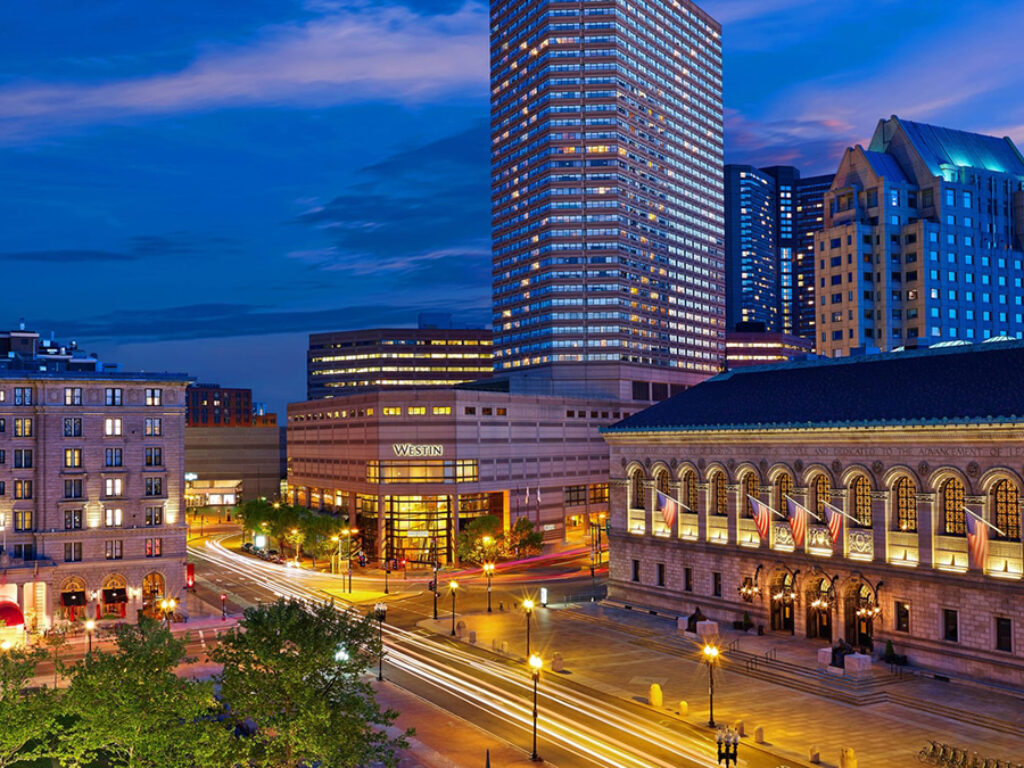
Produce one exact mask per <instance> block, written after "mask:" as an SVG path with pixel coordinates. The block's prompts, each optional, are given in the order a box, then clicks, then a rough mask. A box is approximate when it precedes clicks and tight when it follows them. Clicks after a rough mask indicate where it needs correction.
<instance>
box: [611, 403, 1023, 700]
mask: <svg viewBox="0 0 1024 768" xmlns="http://www.w3.org/2000/svg"><path fill="white" fill-rule="evenodd" d="M606 439H607V440H608V441H609V443H610V444H611V465H612V468H613V470H612V475H613V477H612V487H611V502H610V504H611V511H610V514H611V520H612V531H611V535H610V551H611V575H610V595H611V596H612V597H613V598H615V599H618V600H623V601H627V602H630V603H635V604H642V605H645V606H651V607H658V608H662V609H667V610H671V611H677V612H678V613H679V614H680V615H686V614H689V613H691V612H693V611H694V610H695V609H696V608H698V607H699V608H700V609H701V611H702V612H703V613H704V614H706V615H707V616H709V617H710V618H713V619H717V620H719V621H722V622H732V621H743V620H744V619H745V618H746V617H749V619H750V621H751V622H752V623H753V625H755V626H757V625H761V626H763V627H764V628H765V631H768V632H772V631H775V632H784V633H791V634H793V635H794V637H795V638H809V640H808V642H814V643H817V644H821V645H825V644H830V643H833V642H836V641H837V640H838V639H839V638H844V639H846V640H848V641H849V642H850V643H851V644H852V645H854V646H863V647H865V648H873V650H874V652H875V653H876V655H877V654H879V653H881V652H882V651H883V650H884V648H885V645H886V641H888V640H891V641H892V643H893V646H894V650H895V652H896V653H897V654H903V655H906V656H908V657H909V660H910V662H911V663H914V664H919V665H922V666H925V667H929V668H933V669H936V670H940V671H943V672H946V673H949V674H955V675H963V676H969V677H974V678H982V679H989V680H996V681H1000V682H1003V683H1009V684H1014V685H1024V601H1022V599H1021V598H1022V597H1024V582H1022V576H1024V553H1022V543H1021V526H1020V504H1019V500H1020V493H1021V490H1022V489H1024V424H1020V423H988V424H971V425H931V426H925V425H922V426H874V427H869V426H862V427H854V426H851V427H846V428H840V427H821V428H773V429H763V430H755V429H738V428H736V429H730V428H723V429H719V430H705V431H699V430H691V431H685V430H672V429H664V430H647V431H644V430H639V429H638V430H630V431H623V432H621V433H616V432H614V431H613V432H609V433H608V434H606ZM658 489H661V490H662V492H664V493H665V494H666V496H668V497H671V498H674V499H677V500H678V501H679V503H680V507H679V510H680V512H679V514H678V516H677V517H676V519H675V520H674V522H673V524H672V525H671V526H666V525H665V523H664V520H663V516H662V514H661V513H660V511H659V508H658V504H657V490H658ZM748 494H749V495H751V496H753V497H754V498H757V499H759V500H760V501H763V502H765V503H767V504H769V505H771V507H773V508H774V509H775V510H778V511H779V512H780V513H781V515H780V516H773V518H772V520H771V523H770V530H769V535H768V537H767V539H766V540H762V538H761V537H760V535H759V534H758V530H757V526H756V524H755V520H754V519H753V517H752V516H751V512H750V507H749V504H748V502H747V495H748ZM785 496H788V497H790V498H792V499H793V500H795V501H796V502H798V503H799V504H801V505H804V506H806V507H807V508H809V509H810V510H811V511H812V512H816V513H819V514H820V513H821V512H822V511H823V505H824V503H826V502H827V503H829V504H831V505H833V506H834V507H835V508H838V509H839V510H842V511H843V512H845V513H846V514H847V515H850V517H851V518H855V519H856V521H857V522H853V521H851V520H849V519H846V518H844V519H843V524H842V529H841V530H840V532H839V536H838V539H837V541H836V543H835V545H834V546H833V543H832V537H831V535H830V534H829V531H828V528H827V527H826V525H825V516H824V514H822V515H821V517H822V520H821V522H818V521H816V520H814V519H813V518H811V519H809V520H808V523H809V524H808V526H807V536H806V538H805V541H804V544H803V546H795V545H794V541H793V535H792V531H791V529H790V525H789V523H788V522H787V521H786V519H785V518H784V517H783V516H782V515H784V514H785V509H786V506H787V504H786V500H785V498H784V497H785ZM964 506H966V507H967V508H968V509H969V510H971V511H973V512H975V513H977V514H979V515H981V516H982V517H983V518H984V519H985V520H986V521H988V522H990V523H992V524H993V525H996V526H997V527H999V528H1000V530H1001V531H1002V533H1003V534H1006V535H1005V536H1002V535H1000V534H998V533H996V532H995V531H991V541H990V545H989V551H988V555H987V558H986V562H985V563H983V564H979V563H975V562H974V558H973V557H972V556H971V555H969V552H968V540H967V537H966V536H965V535H964V529H965V527H966V526H965V523H966V516H965V515H966V514H967V513H965V512H963V507H964ZM719 513H721V514H719Z"/></svg>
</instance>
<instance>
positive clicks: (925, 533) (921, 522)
mask: <svg viewBox="0 0 1024 768" xmlns="http://www.w3.org/2000/svg"><path fill="white" fill-rule="evenodd" d="M916 498H917V557H918V562H920V563H921V566H922V567H924V568H931V567H932V563H933V562H934V561H935V560H934V555H933V552H934V550H935V531H936V529H937V528H936V507H937V505H938V498H939V495H938V494H937V493H919V494H917V497H916Z"/></svg>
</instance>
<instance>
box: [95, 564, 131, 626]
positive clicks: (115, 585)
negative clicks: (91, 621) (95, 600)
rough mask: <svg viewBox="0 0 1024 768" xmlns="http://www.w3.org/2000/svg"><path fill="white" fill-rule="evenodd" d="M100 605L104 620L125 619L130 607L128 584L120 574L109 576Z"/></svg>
mask: <svg viewBox="0 0 1024 768" xmlns="http://www.w3.org/2000/svg"><path fill="white" fill-rule="evenodd" d="M100 605H101V607H102V610H103V616H104V618H112V617H118V618H122V619H123V618H124V616H125V609H126V607H127V605H128V582H126V581H125V578H124V576H121V575H120V574H118V573H114V574H111V575H110V576H107V578H106V579H104V581H103V589H102V590H101V591H100Z"/></svg>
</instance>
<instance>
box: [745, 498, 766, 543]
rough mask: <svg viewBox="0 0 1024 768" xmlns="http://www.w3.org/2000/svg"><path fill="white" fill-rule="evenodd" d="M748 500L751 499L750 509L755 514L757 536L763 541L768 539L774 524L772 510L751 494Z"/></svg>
mask: <svg viewBox="0 0 1024 768" xmlns="http://www.w3.org/2000/svg"><path fill="white" fill-rule="evenodd" d="M747 498H748V499H750V507H751V509H752V510H753V512H754V525H756V526H757V535H758V536H760V537H761V538H762V539H767V538H768V529H769V526H770V525H771V522H772V508H771V507H769V506H768V505H767V504H765V503H764V502H763V501H759V500H758V499H755V498H754V497H753V496H751V495H750V494H747Z"/></svg>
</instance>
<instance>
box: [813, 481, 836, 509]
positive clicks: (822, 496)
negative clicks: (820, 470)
mask: <svg viewBox="0 0 1024 768" xmlns="http://www.w3.org/2000/svg"><path fill="white" fill-rule="evenodd" d="M831 491H832V483H830V482H829V480H828V476H827V475H818V476H817V477H816V478H814V511H815V512H816V513H817V515H818V519H819V520H824V519H825V502H826V501H831V499H830V496H831V495H832V494H831Z"/></svg>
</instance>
